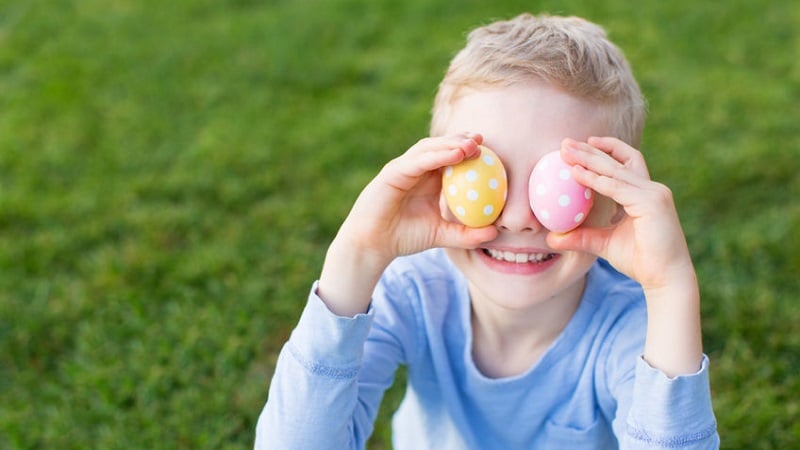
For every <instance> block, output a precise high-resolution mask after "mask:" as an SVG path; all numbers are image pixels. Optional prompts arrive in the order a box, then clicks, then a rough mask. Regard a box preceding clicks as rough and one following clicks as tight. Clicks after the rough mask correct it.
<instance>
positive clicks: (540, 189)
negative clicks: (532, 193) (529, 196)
mask: <svg viewBox="0 0 800 450" xmlns="http://www.w3.org/2000/svg"><path fill="white" fill-rule="evenodd" d="M546 193H547V187H546V186H545V185H543V184H539V185H537V186H536V195H540V196H541V195H544V194H546Z"/></svg>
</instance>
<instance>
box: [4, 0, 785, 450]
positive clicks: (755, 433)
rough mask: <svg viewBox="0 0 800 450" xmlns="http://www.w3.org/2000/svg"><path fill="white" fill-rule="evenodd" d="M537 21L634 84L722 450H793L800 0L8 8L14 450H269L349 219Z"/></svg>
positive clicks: (144, 3) (9, 350)
mask: <svg viewBox="0 0 800 450" xmlns="http://www.w3.org/2000/svg"><path fill="white" fill-rule="evenodd" d="M525 10H532V11H534V12H536V11H549V12H552V13H562V14H576V15H581V16H585V17H587V18H589V19H592V20H594V21H597V22H599V23H601V24H603V25H605V26H606V28H607V29H608V31H609V33H610V34H611V37H612V39H614V40H615V41H616V42H617V43H618V44H619V45H620V47H622V48H623V50H624V51H625V52H626V53H627V55H628V56H629V59H630V60H631V63H632V64H633V66H634V69H635V72H636V74H637V76H638V78H639V80H640V82H641V85H642V88H643V90H644V91H645V94H646V96H647V97H648V100H649V105H650V117H649V122H648V128H647V131H646V134H645V139H644V144H643V150H644V151H645V153H646V155H647V157H648V161H649V163H650V166H651V172H652V175H653V176H654V178H657V179H658V180H660V181H663V182H666V183H667V184H668V185H670V186H671V187H672V188H673V191H674V192H675V196H676V198H677V202H678V206H679V209H680V212H681V216H682V219H683V222H684V225H685V229H686V232H687V236H688V239H689V241H690V246H691V248H692V251H693V254H694V256H695V261H696V265H697V269H698V272H699V276H700V279H701V283H702V290H703V295H704V304H703V314H704V325H705V344H706V351H707V352H708V353H709V355H710V357H711V360H712V388H713V396H714V403H715V408H716V413H717V419H718V421H719V431H720V434H721V437H722V444H723V448H729V449H773V448H774V449H789V448H797V447H800V395H799V394H800V330H798V327H797V324H800V305H799V303H800V298H799V294H798V293H800V281H798V280H800V176H797V175H796V172H797V170H798V169H800V162H798V160H800V138H799V137H798V135H799V134H798V131H799V130H800V127H799V126H798V124H799V123H800V108H798V105H797V103H798V100H800V62H799V61H800V58H798V55H800V31H798V30H800V3H797V2H795V1H794V0H775V1H767V2H752V1H746V0H732V1H728V2H705V3H704V2H690V1H688V0H677V1H670V2H665V1H660V0H653V1H642V2H629V1H623V0H615V1H604V2H597V1H592V0H584V1H577V0H575V1H561V2H559V1H540V2H530V1H497V2H486V1H478V0H472V1H463V2H459V3H458V5H457V6H456V2H449V1H444V0H437V1H431V0H405V1H402V2H390V1H376V0H329V1H317V2H314V1H308V0H295V1H290V0H267V1H254V0H194V1H193V0H171V1H166V2H164V1H155V0H140V1H133V0H105V1H102V0H83V1H77V0H75V1H68V0H50V1H45V0H0V448H4V449H6V448H8V449H17V448H19V449H39V448H61V449H86V448H96V449H131V448H137V449H201V448H204V449H226V448H228V449H234V448H236V449H242V448H249V447H251V446H252V440H253V430H254V427H255V421H256V418H257V416H258V413H259V411H260V409H261V407H262V405H263V403H264V400H265V397H266V391H267V385H268V382H269V379H270V376H271V374H272V370H273V367H274V363H275V358H276V354H277V352H278V350H279V349H280V346H281V345H282V343H283V341H284V340H285V339H286V337H287V336H288V333H289V332H290V331H291V329H292V327H293V326H294V323H295V321H296V320H297V317H298V315H299V312H300V310H301V308H302V306H303V303H304V301H305V298H306V295H307V291H308V288H309V286H310V283H311V282H312V281H313V280H314V279H315V278H316V277H317V274H318V272H319V268H320V265H321V261H322V257H323V255H324V252H325V249H326V245H327V243H328V242H329V241H330V239H331V238H332V236H333V234H334V233H335V231H336V229H337V227H338V224H339V223H340V221H341V220H342V218H343V216H344V215H345V214H346V212H347V210H348V208H349V205H350V203H351V202H352V200H353V199H354V197H355V196H356V195H357V193H358V192H359V190H360V188H361V187H362V186H363V185H364V184H365V183H366V182H367V181H368V180H369V179H370V178H371V176H372V175H373V174H375V173H376V172H377V170H378V169H379V168H380V166H381V165H382V164H383V163H384V162H385V161H387V160H388V159H390V158H392V157H393V156H395V155H397V154H398V153H400V152H402V151H404V150H405V149H406V148H407V147H408V146H409V145H411V144H412V143H413V142H415V141H416V140H417V139H419V138H420V137H422V136H424V135H425V133H426V130H427V121H428V111H429V108H430V104H431V100H432V95H433V92H434V90H435V88H436V84H437V83H438V81H439V79H440V78H441V75H442V74H443V72H444V69H445V67H446V65H447V63H448V61H449V58H450V57H451V56H452V54H453V52H454V51H455V50H457V49H458V48H459V47H460V46H461V44H462V42H463V38H464V33H465V32H466V31H468V30H469V29H470V28H472V27H474V26H476V25H479V24H482V23H484V22H487V21H488V20H490V19H494V18H506V17H510V16H512V15H516V14H517V13H519V12H522V11H525ZM398 395H399V392H398V390H397V389H396V388H395V389H394V390H393V391H392V392H391V394H390V396H389V399H388V403H392V404H395V403H396V401H397V398H398ZM390 409H391V404H387V405H386V406H385V407H384V409H383V410H382V414H381V419H380V423H379V424H378V430H377V432H376V436H375V438H374V439H373V445H372V446H371V448H373V449H381V448H389V447H390V445H389V431H388V429H387V425H386V424H387V419H388V417H389V413H390Z"/></svg>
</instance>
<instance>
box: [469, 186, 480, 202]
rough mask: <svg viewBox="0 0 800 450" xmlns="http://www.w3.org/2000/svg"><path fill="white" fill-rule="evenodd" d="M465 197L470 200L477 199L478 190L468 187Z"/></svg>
mask: <svg viewBox="0 0 800 450" xmlns="http://www.w3.org/2000/svg"><path fill="white" fill-rule="evenodd" d="M467 198H468V199H470V200H472V201H473V202H474V201H475V200H477V199H478V191H476V190H475V189H470V190H469V191H467Z"/></svg>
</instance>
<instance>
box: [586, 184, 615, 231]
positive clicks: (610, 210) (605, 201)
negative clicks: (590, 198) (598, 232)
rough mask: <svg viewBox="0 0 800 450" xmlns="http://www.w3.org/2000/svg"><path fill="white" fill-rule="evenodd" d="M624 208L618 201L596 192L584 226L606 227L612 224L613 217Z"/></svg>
mask: <svg viewBox="0 0 800 450" xmlns="http://www.w3.org/2000/svg"><path fill="white" fill-rule="evenodd" d="M620 208H622V207H621V206H620V205H619V204H618V203H617V202H615V201H614V200H611V199H610V198H608V197H606V196H603V195H600V194H598V193H597V192H595V196H594V206H592V210H591V211H590V212H589V216H588V217H587V218H586V221H585V222H584V223H583V226H586V227H591V228H605V227H608V226H611V225H612V219H613V218H614V216H616V215H617V211H618V210H619V209H620Z"/></svg>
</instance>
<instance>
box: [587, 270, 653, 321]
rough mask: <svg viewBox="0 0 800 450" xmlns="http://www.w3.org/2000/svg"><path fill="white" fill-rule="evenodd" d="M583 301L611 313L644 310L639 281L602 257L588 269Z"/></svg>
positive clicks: (617, 313) (621, 313)
mask: <svg viewBox="0 0 800 450" xmlns="http://www.w3.org/2000/svg"><path fill="white" fill-rule="evenodd" d="M583 301H584V302H588V303H590V304H593V305H594V306H595V307H596V308H598V309H599V310H603V311H607V312H608V313H610V314H612V315H628V314H636V315H638V314H644V313H645V312H646V305H645V299H644V292H643V291H642V287H641V286H640V285H639V283H637V282H636V281H634V280H632V279H631V278H628V277H627V276H625V275H623V274H621V273H620V272H618V271H617V270H616V269H614V268H613V267H612V266H611V265H610V264H609V263H608V262H607V261H605V260H603V259H598V260H597V262H596V263H595V265H594V266H593V267H592V269H591V270H590V271H589V274H588V277H587V282H586V291H585V293H584V298H583Z"/></svg>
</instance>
